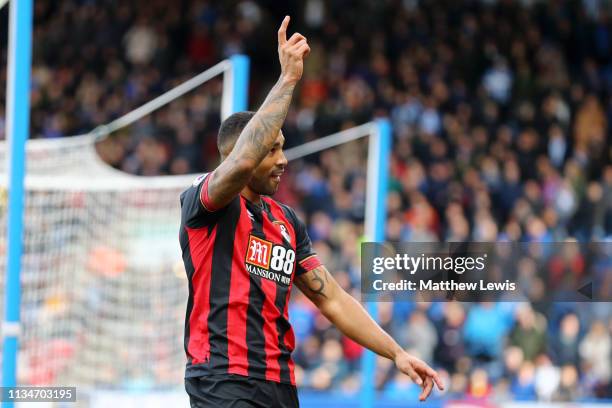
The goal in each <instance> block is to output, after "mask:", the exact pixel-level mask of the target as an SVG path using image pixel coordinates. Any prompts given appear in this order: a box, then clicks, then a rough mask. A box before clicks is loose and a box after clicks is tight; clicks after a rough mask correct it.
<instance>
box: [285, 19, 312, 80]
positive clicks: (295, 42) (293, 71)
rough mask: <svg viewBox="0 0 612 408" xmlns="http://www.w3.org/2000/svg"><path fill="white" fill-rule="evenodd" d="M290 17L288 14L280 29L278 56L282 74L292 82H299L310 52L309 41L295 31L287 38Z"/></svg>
mask: <svg viewBox="0 0 612 408" xmlns="http://www.w3.org/2000/svg"><path fill="white" fill-rule="evenodd" d="M289 20H290V17H289V16H286V17H285V19H284V20H283V22H282V23H281V26H280V28H279V29H278V58H279V60H280V65H281V76H282V77H283V79H285V80H286V81H288V82H290V83H297V82H298V81H299V80H300V78H302V73H303V72H304V58H305V57H306V56H307V55H308V53H309V52H310V47H309V46H308V41H307V40H306V37H304V36H303V35H302V34H300V33H294V34H293V35H292V36H291V37H290V38H289V39H288V40H287V26H288V25H289Z"/></svg>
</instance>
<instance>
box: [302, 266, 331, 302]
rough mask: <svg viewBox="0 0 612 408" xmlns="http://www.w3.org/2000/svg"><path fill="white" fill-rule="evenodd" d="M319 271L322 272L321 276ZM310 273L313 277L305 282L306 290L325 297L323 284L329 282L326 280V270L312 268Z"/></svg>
mask: <svg viewBox="0 0 612 408" xmlns="http://www.w3.org/2000/svg"><path fill="white" fill-rule="evenodd" d="M319 273H322V274H323V277H321V276H320V275H319ZM312 275H313V277H312V278H311V279H310V280H309V281H308V282H307V287H308V290H310V292H312V293H313V294H315V295H321V296H323V297H324V298H327V295H326V294H325V293H323V292H324V291H325V284H326V283H328V282H329V281H328V280H327V272H326V271H325V270H320V269H314V270H313V271H312Z"/></svg>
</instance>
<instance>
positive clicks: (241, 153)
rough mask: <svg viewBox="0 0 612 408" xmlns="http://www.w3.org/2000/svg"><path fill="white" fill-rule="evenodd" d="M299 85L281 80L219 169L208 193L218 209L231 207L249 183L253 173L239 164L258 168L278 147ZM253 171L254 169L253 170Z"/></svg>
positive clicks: (209, 186)
mask: <svg viewBox="0 0 612 408" xmlns="http://www.w3.org/2000/svg"><path fill="white" fill-rule="evenodd" d="M294 88H295V84H291V83H287V82H284V81H283V80H282V79H279V80H278V82H277V83H276V85H274V87H273V88H272V90H271V91H270V93H269V94H268V97H267V98H266V100H265V101H264V103H263V104H262V105H261V107H260V108H259V110H258V111H257V113H256V114H255V116H253V118H252V119H251V120H250V121H249V123H248V124H247V125H246V127H245V128H244V129H243V130H242V133H241V134H240V136H239V137H238V140H237V141H236V145H235V146H234V148H233V149H232V152H231V153H230V155H229V156H228V157H227V158H226V159H225V160H224V161H223V163H221V165H220V166H219V167H217V169H218V170H219V171H216V170H215V176H214V178H212V180H211V181H210V182H209V184H208V194H209V197H210V198H211V200H212V202H213V203H214V204H215V206H216V207H218V208H221V207H223V206H225V205H226V204H228V203H229V202H230V201H231V200H232V199H233V198H234V197H235V196H236V195H238V194H239V193H240V190H242V189H243V188H244V186H245V185H246V184H247V183H248V182H249V180H250V178H251V176H252V174H251V171H248V172H245V168H244V167H239V166H237V165H236V164H237V163H240V162H242V163H245V161H244V160H246V163H249V166H248V167H247V168H246V170H249V169H251V167H252V169H254V168H255V167H256V166H257V165H259V163H261V161H262V160H263V159H264V158H265V157H266V155H267V154H268V153H269V152H270V150H271V149H272V148H273V147H274V143H275V142H276V139H277V137H278V132H279V130H280V128H281V126H282V124H283V122H284V121H285V117H286V116H287V111H288V110H289V104H290V103H291V96H292V94H293V89H294ZM252 169H251V170H252Z"/></svg>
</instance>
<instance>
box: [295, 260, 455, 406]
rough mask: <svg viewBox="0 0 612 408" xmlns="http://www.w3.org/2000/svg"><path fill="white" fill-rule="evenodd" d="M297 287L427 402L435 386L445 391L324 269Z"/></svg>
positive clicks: (300, 278) (298, 279)
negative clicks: (417, 388) (407, 380)
mask: <svg viewBox="0 0 612 408" xmlns="http://www.w3.org/2000/svg"><path fill="white" fill-rule="evenodd" d="M295 284H296V285H297V287H298V288H300V290H301V291H302V292H304V294H305V295H306V296H308V298H309V299H310V300H311V301H312V302H313V303H314V304H315V305H316V306H317V307H318V308H319V310H321V312H322V313H323V315H324V316H325V317H327V318H328V319H329V321H331V322H332V323H333V324H334V325H335V326H336V327H337V328H338V329H339V330H340V331H341V332H342V333H343V334H344V335H346V336H347V337H349V338H351V339H352V340H354V341H355V342H357V343H359V344H361V345H362V346H363V347H365V348H367V349H370V350H372V351H373V352H374V353H376V354H378V355H380V356H382V357H386V358H388V359H390V360H393V362H395V366H396V367H397V368H398V369H399V370H400V371H401V372H403V373H404V374H407V375H408V376H410V378H411V379H412V381H414V382H415V383H416V384H418V385H419V386H420V387H421V388H422V392H421V395H420V396H419V399H420V400H421V401H423V400H425V399H426V398H427V397H428V396H429V394H430V393H431V391H432V389H433V385H434V383H435V384H436V385H437V386H438V388H439V389H440V390H442V389H444V385H443V384H442V380H441V379H440V377H439V376H438V374H437V373H436V372H435V371H434V370H433V369H432V368H431V367H429V366H428V365H427V364H426V363H425V362H423V361H422V360H420V359H418V358H417V357H415V356H412V355H410V354H408V353H407V352H406V351H404V350H403V349H402V348H401V347H400V346H399V345H398V344H397V342H396V341H395V340H393V338H392V337H391V336H389V334H387V332H385V331H384V330H383V329H382V328H381V327H380V326H379V325H378V324H377V323H376V322H375V321H374V320H373V319H372V318H371V317H370V315H369V314H368V313H367V312H366V310H365V309H364V308H363V306H361V304H360V303H359V302H358V301H357V300H355V299H354V298H353V297H352V296H351V295H349V294H348V293H346V291H344V289H342V288H341V287H340V286H339V285H338V283H337V282H336V280H335V279H334V278H333V276H331V274H330V273H329V272H328V271H327V269H326V268H325V267H324V266H319V267H318V268H315V269H313V270H312V271H310V272H307V273H304V274H302V275H300V276H298V277H296V278H295Z"/></svg>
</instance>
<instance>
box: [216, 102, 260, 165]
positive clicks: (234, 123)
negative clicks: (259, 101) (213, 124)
mask: <svg viewBox="0 0 612 408" xmlns="http://www.w3.org/2000/svg"><path fill="white" fill-rule="evenodd" d="M253 116H255V112H252V111H244V112H236V113H234V114H232V115H230V116H229V117H228V118H227V119H225V120H224V121H223V122H222V123H221V126H220V127H219V134H218V135H217V149H219V153H221V156H226V155H228V154H229V152H230V151H231V150H232V148H233V147H234V144H235V143H236V140H238V136H240V133H242V129H244V128H245V127H246V125H247V123H249V121H250V120H251V119H252V118H253Z"/></svg>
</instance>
